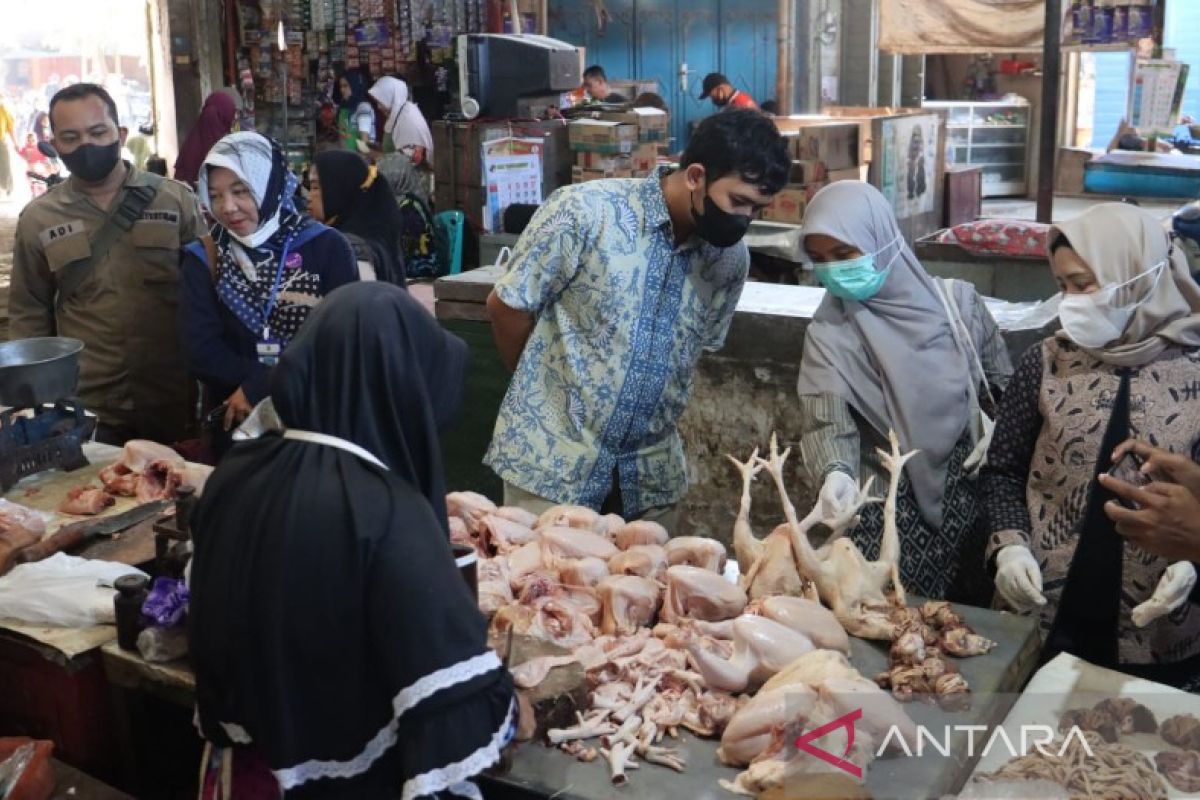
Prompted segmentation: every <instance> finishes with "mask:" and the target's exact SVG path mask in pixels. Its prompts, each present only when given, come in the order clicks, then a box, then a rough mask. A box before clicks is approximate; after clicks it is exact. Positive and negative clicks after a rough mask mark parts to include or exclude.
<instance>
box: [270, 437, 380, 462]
mask: <svg viewBox="0 0 1200 800" xmlns="http://www.w3.org/2000/svg"><path fill="white" fill-rule="evenodd" d="M283 438H285V439H292V440H294V441H297V442H308V443H309V444H319V445H324V446H325V447H336V448H337V449H338V450H345V451H346V452H347V453H351V454H353V455H356V456H358V457H359V458H361V459H362V460H363V461H366V462H367V463H368V464H374V465H375V466H377V467H379V468H380V469H384V470H386V469H387V464H384V463H383V462H382V461H380V460H379V459H378V458H376V457H375V455H374V454H373V453H371V452H370V451H369V450H366V449H364V448H362V447H359V446H358V445H356V444H355V443H354V442H347V441H346V440H345V439H340V438H338V437H337V436H330V435H329V434H327V433H317V432H316V431H301V430H295V429H291V428H289V429H288V430H286V431H284V432H283Z"/></svg>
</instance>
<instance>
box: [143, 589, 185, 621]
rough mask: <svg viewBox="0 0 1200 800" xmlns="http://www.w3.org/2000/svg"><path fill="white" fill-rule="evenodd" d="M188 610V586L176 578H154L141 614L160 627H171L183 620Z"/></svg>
mask: <svg viewBox="0 0 1200 800" xmlns="http://www.w3.org/2000/svg"><path fill="white" fill-rule="evenodd" d="M187 610H188V587H187V584H185V583H184V582H183V581H182V580H179V579H177V578H161V577H160V578H155V579H154V586H153V587H152V588H151V589H150V595H149V596H148V597H147V598H146V602H144V603H142V616H143V617H146V618H147V619H148V620H150V622H151V623H152V624H153V625H157V626H158V627H160V628H173V627H175V626H177V625H179V624H180V623H182V622H183V618H184V617H185V616H187Z"/></svg>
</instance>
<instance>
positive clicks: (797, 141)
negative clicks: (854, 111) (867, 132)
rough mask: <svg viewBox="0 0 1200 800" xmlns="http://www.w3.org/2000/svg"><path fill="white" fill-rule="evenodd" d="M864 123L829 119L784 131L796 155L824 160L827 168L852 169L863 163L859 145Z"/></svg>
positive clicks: (804, 158)
mask: <svg viewBox="0 0 1200 800" xmlns="http://www.w3.org/2000/svg"><path fill="white" fill-rule="evenodd" d="M787 119H788V118H786V117H785V118H783V120H776V123H777V124H778V123H780V122H782V121H786V120H787ZM861 134H862V126H861V125H860V124H859V123H856V122H826V123H820V124H810V125H803V126H797V127H796V129H795V130H794V131H784V135H785V136H787V139H788V146H789V147H790V149H791V152H792V158H793V159H794V160H796V161H820V162H822V163H824V164H825V168H826V169H830V170H835V169H849V168H851V167H855V166H858V165H859V164H861V163H862V159H861V158H860V152H859V146H860V139H861Z"/></svg>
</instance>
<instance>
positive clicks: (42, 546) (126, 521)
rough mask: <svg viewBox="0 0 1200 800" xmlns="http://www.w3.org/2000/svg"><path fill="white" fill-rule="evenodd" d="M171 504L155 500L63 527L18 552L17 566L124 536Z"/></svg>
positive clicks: (15, 560) (167, 501)
mask: <svg viewBox="0 0 1200 800" xmlns="http://www.w3.org/2000/svg"><path fill="white" fill-rule="evenodd" d="M170 505H171V501H170V500H155V501H154V502H152V503H143V504H142V505H140V506H134V507H133V508H131V509H129V510H128V511H123V512H121V513H120V514H113V515H112V516H108V517H101V518H100V519H93V520H86V521H84V522H72V523H71V524H70V525H64V526H62V527H61V528H59V529H58V530H57V531H55V532H54V533H53V534H52V535H50V536H48V537H46V538H45V539H42V540H41V541H40V542H38V543H37V544H33V545H30V546H29V547H25V548H22V549H21V550H18V551H17V553H16V555H15V556H14V557H13V563H14V564H27V563H29V562H30V561H41V560H42V559H43V558H47V557H49V556H52V555H54V554H55V553H57V552H60V551H64V550H74V549H76V548H78V547H82V546H84V545H86V544H88V543H90V542H91V541H92V539H95V538H96V537H98V536H112V535H113V534H114V533H120V532H121V531H123V530H125V529H127V528H131V527H133V526H134V525H137V524H138V523H139V522H142V521H143V520H147V519H150V518H151V517H153V516H155V515H157V514H160V513H162V511H163V510H164V509H166V508H167V507H168V506H170Z"/></svg>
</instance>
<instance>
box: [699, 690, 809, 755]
mask: <svg viewBox="0 0 1200 800" xmlns="http://www.w3.org/2000/svg"><path fill="white" fill-rule="evenodd" d="M819 700H820V697H819V696H818V695H817V692H816V690H814V689H812V688H811V687H809V686H808V685H807V684H803V683H795V684H790V685H788V686H784V687H781V688H779V689H775V690H773V691H769V692H768V691H765V690H764V691H760V692H758V694H756V695H754V697H752V698H750V702H748V703H746V705H744V706H742V707H741V708H740V709H738V710H737V711H736V712H735V713H734V715H733V719H731V720H730V721H729V724H728V725H726V726H725V732H724V733H723V734H721V746H720V747H719V748H718V749H717V758H719V759H720V760H721V763H722V764H726V765H728V766H731V767H744V766H746V765H747V764H749V763H750V762H752V761H754V760H755V759H756V758H758V757H759V756H760V755H761V754H762V753H763V752H765V751H766V750H767V748H769V747H770V746H771V745H772V743H773V742H774V740H775V735H776V731H777V730H779V728H780V726H784V725H789V724H794V723H795V722H796V721H803V720H807V719H809V717H811V716H812V713H813V710H814V709H815V708H816V706H817V703H818V701H819Z"/></svg>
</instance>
